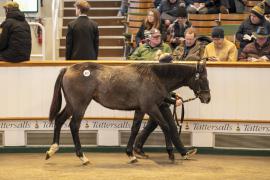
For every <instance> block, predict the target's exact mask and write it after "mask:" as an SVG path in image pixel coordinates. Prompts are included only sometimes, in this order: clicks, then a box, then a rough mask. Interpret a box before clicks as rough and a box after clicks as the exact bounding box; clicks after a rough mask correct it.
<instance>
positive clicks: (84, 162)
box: [79, 154, 89, 165]
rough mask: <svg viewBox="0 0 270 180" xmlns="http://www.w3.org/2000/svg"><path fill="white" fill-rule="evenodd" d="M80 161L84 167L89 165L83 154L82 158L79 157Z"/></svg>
mask: <svg viewBox="0 0 270 180" xmlns="http://www.w3.org/2000/svg"><path fill="white" fill-rule="evenodd" d="M79 158H80V160H81V161H82V162H83V164H84V165H86V164H88V163H89V160H88V159H87V157H85V155H84V154H83V156H82V157H79Z"/></svg>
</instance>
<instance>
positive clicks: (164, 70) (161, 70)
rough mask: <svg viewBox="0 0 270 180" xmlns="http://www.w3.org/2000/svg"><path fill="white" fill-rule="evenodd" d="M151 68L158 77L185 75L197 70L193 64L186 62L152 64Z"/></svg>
mask: <svg viewBox="0 0 270 180" xmlns="http://www.w3.org/2000/svg"><path fill="white" fill-rule="evenodd" d="M151 69H152V71H153V72H154V73H155V74H156V75H157V76H158V77H175V76H177V75H178V74H179V75H181V74H182V76H184V75H187V74H192V73H194V71H195V67H194V66H193V65H186V64H152V65H151Z"/></svg>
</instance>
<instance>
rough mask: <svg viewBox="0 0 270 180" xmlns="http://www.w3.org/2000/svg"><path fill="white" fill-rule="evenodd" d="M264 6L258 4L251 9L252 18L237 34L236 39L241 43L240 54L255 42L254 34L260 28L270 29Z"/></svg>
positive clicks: (240, 27)
mask: <svg viewBox="0 0 270 180" xmlns="http://www.w3.org/2000/svg"><path fill="white" fill-rule="evenodd" d="M264 13H265V11H264V4H258V5H256V6H254V7H253V8H252V9H251V12H250V16H249V17H248V18H247V19H245V20H244V21H243V22H242V23H241V25H240V26H239V28H238V30H237V32H236V39H237V40H238V41H239V42H240V49H239V52H241V51H242V49H243V48H244V47H245V46H246V45H247V44H248V43H251V42H253V41H254V39H255V38H254V36H253V35H252V33H254V32H256V30H257V28H258V27H259V26H263V27H266V28H268V29H270V22H268V21H267V20H266V19H265V17H264Z"/></svg>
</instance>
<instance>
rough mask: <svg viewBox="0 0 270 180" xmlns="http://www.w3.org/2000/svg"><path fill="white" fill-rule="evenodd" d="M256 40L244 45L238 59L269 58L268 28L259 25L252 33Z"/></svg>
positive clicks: (256, 59)
mask: <svg viewBox="0 0 270 180" xmlns="http://www.w3.org/2000/svg"><path fill="white" fill-rule="evenodd" d="M254 35H255V37H256V40H255V41H254V42H252V43H249V44H248V45H246V46H245V48H244V49H243V51H242V52H241V54H240V56H239V60H247V61H269V60H270V39H269V30H268V29H267V28H265V27H259V28H258V30H257V32H256V33H254Z"/></svg>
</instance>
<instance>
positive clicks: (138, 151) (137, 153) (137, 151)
mask: <svg viewBox="0 0 270 180" xmlns="http://www.w3.org/2000/svg"><path fill="white" fill-rule="evenodd" d="M133 151H134V153H135V156H136V157H137V158H142V159H148V158H149V156H148V155H147V154H145V153H144V151H143V150H142V149H140V148H136V147H134V149H133Z"/></svg>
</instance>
